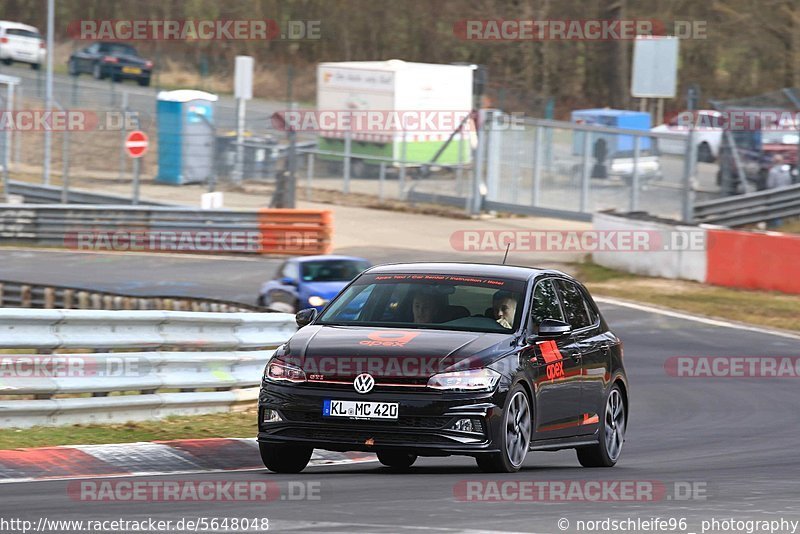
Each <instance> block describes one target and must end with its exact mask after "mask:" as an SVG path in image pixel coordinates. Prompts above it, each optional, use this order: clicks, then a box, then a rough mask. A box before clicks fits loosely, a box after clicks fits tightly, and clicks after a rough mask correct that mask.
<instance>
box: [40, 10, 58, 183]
mask: <svg viewBox="0 0 800 534" xmlns="http://www.w3.org/2000/svg"><path fill="white" fill-rule="evenodd" d="M54 4H55V0H47V80H46V81H45V110H46V111H47V114H48V115H50V113H51V112H52V111H53V53H54V52H55V50H54V47H53V31H54V26H55V5H54ZM52 144H53V132H52V131H51V130H50V128H47V129H46V130H45V131H44V159H43V162H42V182H43V183H44V185H50V152H51V149H52Z"/></svg>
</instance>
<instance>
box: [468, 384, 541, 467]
mask: <svg viewBox="0 0 800 534" xmlns="http://www.w3.org/2000/svg"><path fill="white" fill-rule="evenodd" d="M532 414H533V411H532V410H531V401H530V399H528V394H527V393H526V392H525V388H524V387H522V385H521V384H517V385H515V386H514V387H513V388H511V391H509V392H508V395H506V404H505V406H504V407H503V424H502V427H501V428H500V429H499V431H498V432H497V434H498V435H497V437H496V438H495V443H497V444H498V445H499V446H500V451H498V452H493V453H487V454H481V455H479V456H476V457H475V461H476V462H477V463H478V468H479V469H480V470H481V471H483V472H484V473H514V472H516V471H519V469H520V467H522V464H523V463H524V462H525V457H526V456H527V454H528V448H529V447H530V444H531V435H532V434H533V417H532Z"/></svg>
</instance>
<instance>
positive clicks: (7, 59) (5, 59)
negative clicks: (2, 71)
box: [3, 57, 12, 65]
mask: <svg viewBox="0 0 800 534" xmlns="http://www.w3.org/2000/svg"><path fill="white" fill-rule="evenodd" d="M11 63H12V61H11V58H10V57H4V58H3V65H11Z"/></svg>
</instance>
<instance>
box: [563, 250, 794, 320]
mask: <svg viewBox="0 0 800 534" xmlns="http://www.w3.org/2000/svg"><path fill="white" fill-rule="evenodd" d="M570 270H571V271H572V272H573V273H575V276H576V277H577V278H578V279H579V280H581V281H582V282H584V283H585V284H586V287H587V288H589V291H591V292H592V294H593V295H597V296H607V297H616V298H620V299H626V300H633V301H636V302H641V303H644V304H653V305H656V306H663V307H665V308H671V309H673V310H678V311H685V312H689V313H693V314H697V315H706V316H709V317H717V318H720V319H728V320H731V321H739V322H743V323H750V324H755V325H761V326H767V327H771V328H779V329H783V330H792V331H795V332H800V313H798V310H800V296H797V295H787V294H784V293H777V292H773V291H750V290H744V289H732V288H727V287H717V286H710V285H706V284H700V283H698V282H688V281H685V280H667V279H664V278H650V277H646V276H638V275H633V274H628V273H624V272H620V271H615V270H612V269H606V268H605V267H601V266H599V265H596V264H594V263H583V264H576V265H574V266H573V269H570Z"/></svg>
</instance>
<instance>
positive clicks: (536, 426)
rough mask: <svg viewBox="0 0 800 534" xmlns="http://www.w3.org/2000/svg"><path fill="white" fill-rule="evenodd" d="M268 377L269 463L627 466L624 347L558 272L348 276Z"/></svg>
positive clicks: (501, 268) (416, 271)
mask: <svg viewBox="0 0 800 534" xmlns="http://www.w3.org/2000/svg"><path fill="white" fill-rule="evenodd" d="M297 323H298V325H299V326H301V328H300V330H299V331H298V332H297V333H296V334H295V335H294V336H293V337H292V338H291V339H290V340H289V341H288V342H287V343H285V344H284V345H282V346H281V347H279V348H278V349H277V350H276V352H275V355H274V356H273V358H272V359H271V360H270V361H269V362H268V363H267V366H266V368H265V370H264V377H263V381H262V387H261V393H260V397H259V412H258V417H259V420H258V425H259V433H258V441H259V446H260V449H261V456H262V460H263V461H264V465H266V467H267V468H269V469H271V470H273V471H277V472H298V471H300V470H302V469H303V468H304V467H305V466H306V465H307V463H308V461H309V459H310V457H311V454H312V452H313V449H314V448H320V449H327V450H334V451H369V452H375V453H377V456H378V460H380V462H381V463H383V464H385V465H387V466H390V467H393V468H398V469H402V468H408V467H410V466H411V465H412V464H413V463H414V461H415V460H416V458H417V457H418V456H447V455H453V454H457V455H468V456H473V457H475V459H476V460H477V463H478V466H479V467H480V468H481V469H482V470H484V471H489V472H513V471H516V470H518V469H519V468H520V467H521V466H522V463H523V461H524V460H525V457H526V455H527V453H528V452H529V451H542V450H558V449H566V448H574V449H576V450H577V454H578V460H579V461H580V463H581V464H582V465H584V466H591V467H601V466H604V467H610V466H613V465H615V464H616V462H617V460H618V459H619V456H620V452H621V450H622V445H623V443H624V437H625V429H626V425H627V420H628V419H627V414H628V383H627V378H626V375H625V370H624V367H623V362H622V342H621V341H620V339H619V338H618V337H617V336H616V335H615V334H614V333H613V332H612V331H611V330H609V328H608V326H607V325H606V323H605V321H604V319H603V317H602V316H601V314H600V312H599V310H598V309H597V306H596V305H595V303H594V301H593V300H592V298H591V296H590V295H589V293H588V291H587V290H586V288H585V287H584V286H583V285H582V284H580V283H579V282H577V281H576V280H574V279H573V278H571V277H569V276H568V275H566V274H564V273H561V272H559V271H552V270H540V269H532V268H527V267H514V266H506V265H481V264H464V263H420V264H395V265H382V266H378V267H373V268H371V269H368V270H367V271H365V272H364V273H362V274H361V275H360V276H358V277H357V278H356V279H355V280H353V282H351V283H350V284H349V285H348V286H347V287H346V288H345V289H344V290H343V291H342V292H341V293H340V294H339V296H337V297H336V298H335V299H334V300H333V301H332V302H331V303H330V304H328V305H327V306H326V308H325V309H324V310H323V311H322V313H321V314H318V312H317V310H316V309H307V310H302V311H300V312H299V313H298V314H297Z"/></svg>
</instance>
